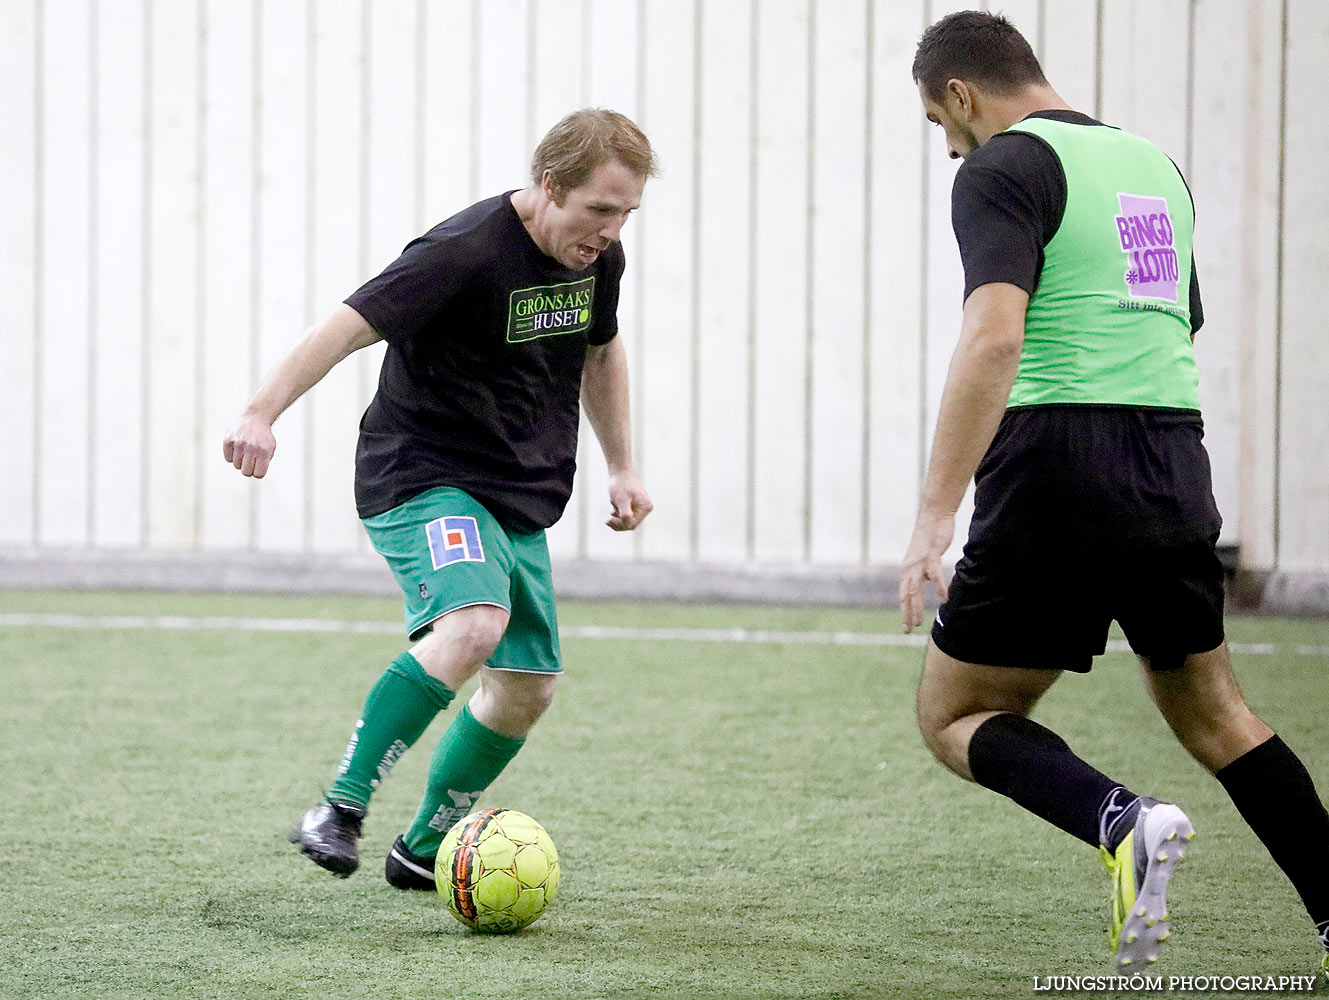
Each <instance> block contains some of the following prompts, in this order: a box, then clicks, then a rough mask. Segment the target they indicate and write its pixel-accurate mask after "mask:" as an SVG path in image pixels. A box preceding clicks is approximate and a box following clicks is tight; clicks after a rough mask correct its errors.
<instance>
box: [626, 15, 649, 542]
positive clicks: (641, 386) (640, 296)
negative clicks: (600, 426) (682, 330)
mask: <svg viewBox="0 0 1329 1000" xmlns="http://www.w3.org/2000/svg"><path fill="white" fill-rule="evenodd" d="M636 42H637V107H638V109H640V110H639V112H638V114H639V123H640V124H641V125H642V127H643V128H644V127H645V120H644V119H645V115H646V80H647V75H646V58H647V49H646V0H637V39H636ZM648 220H649V216H648V215H644V216H642V217H641V218H639V219H638V220H637V230H636V234H637V248H636V252H635V253H634V254H633V258H634V265H633V272H632V274H633V280H634V281H635V282H636V285H637V295H636V298H635V299H634V301H635V302H636V306H635V309H634V312H635V315H634V316H633V321H634V322H635V323H636V326H637V328H636V333H637V339H636V351H635V352H634V357H633V358H632V359H631V361H630V362H629V363H630V364H631V366H632V382H631V386H632V387H633V388H632V390H631V391H632V392H633V394H634V395H636V396H637V405H636V407H635V413H634V412H632V411H633V410H634V408H632V407H631V405H630V404H629V411H630V414H631V415H632V416H633V417H636V418H639V419H633V420H632V438H633V441H632V461H633V466H634V468H635V469H636V470H637V475H638V476H641V477H645V476H646V464H645V456H644V455H643V452H644V450H645V444H644V441H645V423H646V408H645V405H644V402H645V393H646V227H647V226H648V225H649V221H648ZM629 398H630V399H631V397H629ZM648 530H649V529H648ZM645 539H646V535H645V533H644V532H643V531H640V530H638V531H634V532H632V556H633V558H634V559H637V560H641V559H642V558H644V556H645V553H646V548H645Z"/></svg>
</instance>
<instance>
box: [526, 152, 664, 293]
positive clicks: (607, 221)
mask: <svg viewBox="0 0 1329 1000" xmlns="http://www.w3.org/2000/svg"><path fill="white" fill-rule="evenodd" d="M541 184H542V187H543V189H544V191H545V193H546V195H548V197H549V199H550V202H549V208H548V209H547V211H546V213H545V219H544V232H543V234H542V235H543V236H544V246H543V247H542V249H543V250H544V251H545V253H547V254H549V256H551V257H553V258H554V259H555V260H557V261H558V262H559V263H560V264H562V265H563V266H564V267H567V268H571V269H572V270H574V271H584V270H585V269H586V268H588V267H590V266H591V265H592V264H594V263H595V261H596V259H597V258H598V257H599V256H600V254H601V253H603V252H604V251H605V250H607V249H608V248H609V245H610V244H611V243H617V242H618V238H619V234H620V233H621V232H622V230H623V223H625V222H627V220H628V215H629V214H630V213H631V212H632V211H634V210H635V209H636V208H637V207H638V206H639V205H641V192H642V189H643V188H644V187H645V186H646V177H645V175H643V174H639V173H636V172H635V171H633V170H631V169H629V168H628V167H625V166H624V165H623V164H622V163H620V162H619V161H618V160H609V161H607V162H605V163H602V164H600V165H599V166H598V167H596V168H595V170H594V171H592V173H591V176H590V178H589V179H588V180H587V181H586V183H585V184H582V185H580V186H578V187H575V188H571V189H569V190H568V191H565V192H564V193H563V204H561V205H560V204H558V202H556V201H554V200H553V189H552V187H551V183H550V180H549V175H548V174H546V175H545V178H544V180H543V181H542V182H541Z"/></svg>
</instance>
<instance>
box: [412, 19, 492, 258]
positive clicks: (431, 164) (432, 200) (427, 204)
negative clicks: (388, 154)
mask: <svg viewBox="0 0 1329 1000" xmlns="http://www.w3.org/2000/svg"><path fill="white" fill-rule="evenodd" d="M479 6H480V5H479V0H474V2H472V3H469V4H468V3H464V2H457V3H441V4H440V3H427V2H423V0H422V2H421V4H420V15H419V16H420V22H421V27H420V30H421V32H422V33H423V36H424V51H423V52H420V53H418V58H421V59H422V60H423V65H422V66H421V67H420V68H419V73H420V76H421V80H422V83H423V90H424V102H423V103H424V107H423V112H422V114H421V128H422V129H423V133H424V134H423V136H422V144H423V147H424V176H425V183H424V209H423V213H424V215H423V218H421V219H419V220H417V222H418V227H417V228H419V229H420V230H421V231H422V232H423V231H424V230H426V229H428V228H429V227H431V226H433V225H434V224H435V223H438V222H442V221H443V220H444V219H446V218H448V217H449V216H450V215H453V214H455V213H456V212H459V211H461V210H462V209H463V208H465V207H466V206H467V205H468V204H470V202H471V201H472V200H473V198H472V195H473V193H474V192H472V190H471V189H472V174H473V173H474V171H473V168H472V160H473V159H474V149H473V147H474V139H475V125H474V121H475V114H474V108H473V102H472V86H471V79H472V77H473V76H474V75H475V73H476V72H477V66H476V62H477V60H478V59H479V53H478V52H477V51H476V49H475V46H474V44H473V41H474V31H475V10H476V9H477V8H478V7H479ZM477 186H478V185H477ZM476 197H478V195H476Z"/></svg>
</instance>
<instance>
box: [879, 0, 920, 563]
mask: <svg viewBox="0 0 1329 1000" xmlns="http://www.w3.org/2000/svg"><path fill="white" fill-rule="evenodd" d="M922 8H923V5H922V4H921V3H911V4H900V3H895V2H893V0H876V3H875V5H874V8H873V33H872V59H873V62H872V92H871V99H872V122H871V133H870V135H869V137H868V141H869V143H870V144H871V175H870V176H869V178H868V180H869V189H868V194H869V196H870V198H871V214H870V216H869V218H868V225H869V226H870V232H869V238H868V242H867V247H866V250H867V252H868V254H869V255H870V256H869V271H868V275H867V277H868V294H869V296H870V299H869V302H870V307H869V316H868V320H869V329H870V331H871V337H870V339H869V341H868V359H867V363H868V366H869V367H868V385H869V387H870V389H871V391H870V393H869V396H868V442H869V446H868V455H867V461H868V479H867V496H866V498H865V502H866V503H867V507H868V552H867V557H868V561H869V562H872V563H886V564H892V563H896V562H898V561H899V560H900V557H901V556H903V555H904V550H905V547H906V546H907V545H908V543H909V535H910V532H911V531H912V529H913V524H914V515H915V512H916V510H917V506H918V495H919V489H920V470H921V465H922V460H923V454H924V449H925V448H926V447H927V445H926V444H925V443H924V441H923V435H924V433H925V428H924V427H923V421H922V417H921V414H920V404H921V402H922V392H921V388H922V387H921V384H920V378H919V366H920V364H921V362H922V357H923V344H922V340H921V337H922V334H923V328H922V325H921V323H922V311H921V310H922V293H923V288H922V283H923V267H922V265H921V263H920V260H919V245H920V237H921V235H922V226H923V206H922V190H923V173H922V168H921V166H920V165H921V164H922V163H923V157H924V140H926V141H927V142H935V140H936V136H935V135H933V133H932V126H931V125H930V124H928V123H927V120H926V119H925V118H924V117H923V109H922V105H921V103H920V102H919V99H918V89H917V87H915V86H914V82H913V77H912V73H911V68H912V66H913V61H914V46H915V44H916V43H917V41H918V36H919V35H920V34H921V33H922V31H923V28H924V27H925V24H924V14H923V9H922Z"/></svg>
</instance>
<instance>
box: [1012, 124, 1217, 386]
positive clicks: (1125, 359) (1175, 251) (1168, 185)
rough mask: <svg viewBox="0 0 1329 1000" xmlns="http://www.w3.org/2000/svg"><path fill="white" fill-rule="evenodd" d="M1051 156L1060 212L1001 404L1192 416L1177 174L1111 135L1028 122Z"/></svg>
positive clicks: (1186, 264)
mask: <svg viewBox="0 0 1329 1000" xmlns="http://www.w3.org/2000/svg"><path fill="white" fill-rule="evenodd" d="M1010 131H1012V132H1028V133H1030V134H1032V135H1036V136H1038V137H1039V138H1041V139H1043V140H1044V141H1046V142H1047V143H1048V145H1049V146H1051V147H1052V150H1053V152H1055V153H1056V154H1057V158H1058V159H1059V160H1060V161H1061V166H1062V169H1063V170H1064V171H1065V174H1066V212H1065V214H1064V215H1063V216H1062V220H1061V226H1060V227H1059V228H1058V229H1057V233H1056V235H1055V236H1053V237H1052V239H1051V241H1050V242H1049V243H1048V245H1047V246H1046V247H1045V248H1044V251H1043V253H1044V261H1043V273H1042V276H1041V277H1040V279H1039V282H1038V287H1037V288H1036V289H1035V290H1034V294H1033V296H1032V297H1031V298H1030V300H1029V307H1028V312H1027V313H1026V315H1025V334H1024V350H1023V352H1022V354H1021V356H1020V369H1019V372H1018V373H1017V374H1016V377H1015V384H1014V386H1012V387H1011V395H1010V400H1009V402H1008V404H1007V405H1008V406H1032V405H1038V404H1042V403H1112V404H1118V405H1123V406H1162V407H1172V408H1177V409H1184V410H1199V408H1200V397H1199V392H1198V389H1197V384H1198V378H1197V375H1196V370H1195V353H1194V351H1193V349H1192V346H1191V323H1190V283H1191V243H1192V237H1193V234H1194V230H1195V208H1194V206H1193V204H1192V203H1191V196H1190V192H1189V191H1188V190H1187V189H1186V184H1185V182H1184V181H1183V180H1182V179H1181V174H1180V173H1178V171H1177V168H1176V166H1175V165H1174V164H1173V163H1172V161H1171V160H1169V159H1168V158H1167V157H1166V156H1165V155H1164V154H1163V153H1162V152H1161V151H1160V150H1159V149H1158V147H1156V146H1155V145H1154V144H1153V143H1151V142H1149V141H1148V140H1146V139H1141V138H1140V137H1139V136H1135V135H1131V134H1130V133H1129V132H1123V131H1121V130H1120V129H1114V128H1108V127H1106V126H1101V125H1072V124H1069V123H1067V122H1059V121H1053V120H1051V119H1048V118H1027V119H1025V120H1024V121H1021V122H1019V123H1018V124H1016V125H1012V126H1011V128H1010Z"/></svg>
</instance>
